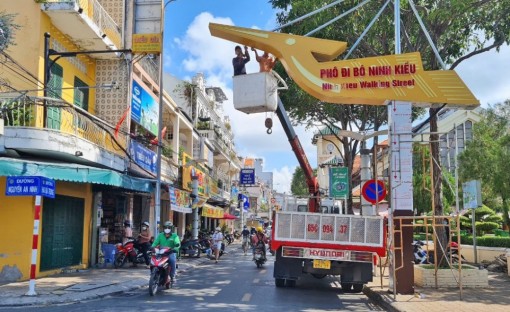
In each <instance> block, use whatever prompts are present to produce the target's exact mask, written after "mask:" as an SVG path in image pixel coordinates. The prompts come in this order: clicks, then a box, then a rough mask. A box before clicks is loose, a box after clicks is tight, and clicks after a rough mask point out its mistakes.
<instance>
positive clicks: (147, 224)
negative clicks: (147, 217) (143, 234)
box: [142, 221, 151, 227]
mask: <svg viewBox="0 0 510 312" xmlns="http://www.w3.org/2000/svg"><path fill="white" fill-rule="evenodd" d="M142 225H143V226H146V227H150V226H151V224H150V223H149V222H147V221H144V222H143V223H142Z"/></svg>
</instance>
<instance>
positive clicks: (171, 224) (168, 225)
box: [163, 221, 174, 229]
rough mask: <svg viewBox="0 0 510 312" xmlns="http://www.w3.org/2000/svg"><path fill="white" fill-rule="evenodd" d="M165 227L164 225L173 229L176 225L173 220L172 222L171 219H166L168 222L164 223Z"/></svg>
mask: <svg viewBox="0 0 510 312" xmlns="http://www.w3.org/2000/svg"><path fill="white" fill-rule="evenodd" d="M163 227H164V228H169V229H171V228H173V227H174V225H173V223H172V222H170V221H166V222H165V224H164V225H163Z"/></svg>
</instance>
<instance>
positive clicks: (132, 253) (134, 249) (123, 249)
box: [113, 239, 151, 269]
mask: <svg viewBox="0 0 510 312" xmlns="http://www.w3.org/2000/svg"><path fill="white" fill-rule="evenodd" d="M116 247H117V252H116V253H115V260H114V261H113V266H114V267H115V268H116V269H118V268H121V267H123V266H124V264H126V262H128V261H129V262H132V263H133V264H134V265H137V264H143V263H145V258H144V257H143V253H142V252H141V251H140V249H139V248H138V246H137V244H136V240H134V239H129V240H128V241H126V243H125V244H122V243H118V244H117V246H116ZM147 254H148V256H149V257H150V256H151V252H150V250H148V251H147Z"/></svg>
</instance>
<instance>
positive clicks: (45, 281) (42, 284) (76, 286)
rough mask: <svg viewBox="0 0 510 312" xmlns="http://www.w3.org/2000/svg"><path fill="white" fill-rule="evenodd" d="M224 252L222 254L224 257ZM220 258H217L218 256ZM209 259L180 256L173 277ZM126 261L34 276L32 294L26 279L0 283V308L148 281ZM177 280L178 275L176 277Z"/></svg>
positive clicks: (89, 295) (94, 294)
mask: <svg viewBox="0 0 510 312" xmlns="http://www.w3.org/2000/svg"><path fill="white" fill-rule="evenodd" d="M235 246H238V245H234V244H233V245H232V247H231V246H229V247H227V249H226V251H227V252H229V253H230V254H232V250H233V249H234V248H236V247H235ZM228 256H229V255H228V254H227V255H224V256H223V257H228ZM220 261H221V260H220ZM207 262H211V260H209V259H208V258H207V257H206V256H205V255H202V256H201V257H200V258H188V257H182V259H181V260H178V261H177V264H178V266H179V268H178V269H177V278H179V274H182V273H183V272H186V271H187V270H189V269H191V268H194V267H196V266H198V265H200V264H202V263H207ZM130 265H131V264H130V263H128V264H126V266H125V267H124V268H122V269H114V268H113V267H112V266H108V267H106V268H97V269H96V268H91V269H87V270H78V271H76V270H73V271H71V272H63V273H60V274H57V275H53V276H50V277H44V278H39V279H37V280H36V286H35V290H36V292H37V295H36V296H26V295H25V293H26V292H27V291H28V281H25V282H14V283H9V284H3V285H0V308H2V307H13V306H29V305H34V306H40V305H52V304H62V303H71V302H79V301H83V300H90V299H94V298H102V297H105V296H109V295H114V294H118V293H122V292H127V291H131V290H134V289H138V288H141V287H146V286H148V284H149V270H148V269H147V268H145V265H138V267H130ZM177 282H178V279H177Z"/></svg>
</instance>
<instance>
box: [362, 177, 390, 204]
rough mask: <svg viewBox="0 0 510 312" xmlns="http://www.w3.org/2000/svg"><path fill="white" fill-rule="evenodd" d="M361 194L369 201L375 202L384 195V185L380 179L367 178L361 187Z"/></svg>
mask: <svg viewBox="0 0 510 312" xmlns="http://www.w3.org/2000/svg"><path fill="white" fill-rule="evenodd" d="M361 195H363V197H364V198H365V199H366V200H367V201H368V202H370V203H372V204H375V203H378V202H380V201H381V200H383V199H384V198H385V197H386V187H385V186H384V182H383V181H381V180H377V181H376V180H368V181H366V182H365V184H364V185H363V188H362V189H361Z"/></svg>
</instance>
